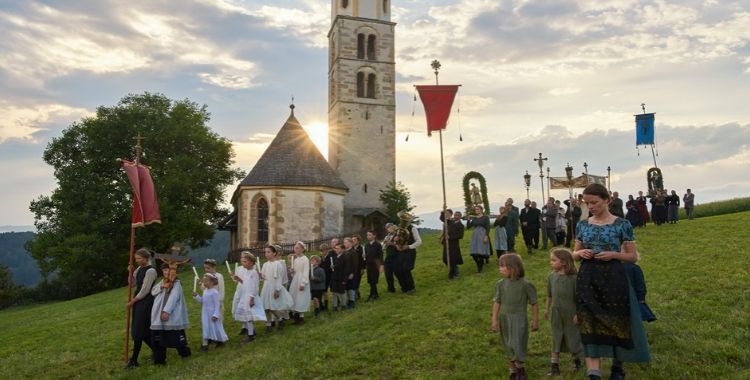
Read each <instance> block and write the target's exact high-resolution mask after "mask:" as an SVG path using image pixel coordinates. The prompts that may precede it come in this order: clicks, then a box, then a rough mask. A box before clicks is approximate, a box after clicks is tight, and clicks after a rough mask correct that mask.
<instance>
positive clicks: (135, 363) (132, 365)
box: [125, 359, 138, 369]
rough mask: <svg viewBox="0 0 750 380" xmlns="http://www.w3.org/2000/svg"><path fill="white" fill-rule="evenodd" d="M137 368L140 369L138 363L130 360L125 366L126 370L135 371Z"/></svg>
mask: <svg viewBox="0 0 750 380" xmlns="http://www.w3.org/2000/svg"><path fill="white" fill-rule="evenodd" d="M135 367H138V362H137V361H135V360H133V359H130V360H128V364H125V369H134V368H135Z"/></svg>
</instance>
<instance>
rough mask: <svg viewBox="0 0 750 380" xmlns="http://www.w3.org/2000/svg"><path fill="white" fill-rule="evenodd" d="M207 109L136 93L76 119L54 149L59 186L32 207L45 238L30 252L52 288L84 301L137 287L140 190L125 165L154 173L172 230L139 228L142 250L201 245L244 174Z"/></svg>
mask: <svg viewBox="0 0 750 380" xmlns="http://www.w3.org/2000/svg"><path fill="white" fill-rule="evenodd" d="M208 121H209V113H208V112H207V110H206V106H205V105H204V106H198V105H197V104H196V103H193V102H190V101H189V100H179V101H174V100H170V99H168V98H167V97H165V96H164V95H161V94H150V93H144V94H140V95H129V96H126V97H125V98H123V99H122V100H120V102H119V103H118V104H117V105H116V106H113V107H106V106H101V107H99V108H97V111H96V115H95V116H93V117H89V118H84V119H82V120H80V121H79V122H74V123H73V124H72V125H71V126H70V127H68V128H67V129H65V130H64V131H63V134H62V136H61V137H58V138H55V139H53V140H52V142H50V143H49V145H48V146H47V148H46V149H45V151H44V155H43V158H44V161H45V162H47V163H48V164H50V165H52V166H53V167H54V170H55V171H54V173H55V177H56V178H57V182H58V187H57V188H56V189H55V190H54V191H53V192H52V195H49V196H47V195H43V196H40V197H39V198H38V199H36V200H34V201H32V202H31V206H30V209H31V211H32V212H33V213H34V219H35V221H34V224H35V225H36V227H37V230H38V233H37V237H36V238H35V239H34V240H33V241H32V242H30V244H29V245H28V248H29V250H30V252H31V254H32V256H33V257H34V259H35V260H37V262H38V264H39V267H40V269H41V272H42V275H43V278H44V282H45V284H44V285H45V286H50V284H54V286H50V287H53V288H58V289H61V292H60V294H65V297H68V298H74V297H79V296H82V295H85V294H90V293H94V292H97V291H100V290H103V289H108V288H112V287H117V286H121V285H123V284H125V283H127V279H126V277H127V276H126V275H124V271H125V268H126V266H127V261H128V251H129V242H130V241H129V239H130V218H131V207H132V198H131V196H132V195H131V194H132V193H131V188H130V185H129V183H128V180H127V177H126V176H125V174H124V172H123V171H122V169H121V168H120V163H119V162H118V161H117V159H119V158H124V159H132V157H133V155H134V153H133V146H134V145H135V141H134V137H135V136H136V134H137V133H138V132H140V134H141V136H143V141H142V146H143V155H142V156H141V157H142V158H141V162H142V163H144V164H145V165H148V166H150V167H151V174H152V177H153V179H154V183H155V186H156V192H157V195H158V199H159V206H160V211H161V220H162V224H160V225H159V224H152V225H150V226H148V227H146V228H139V229H138V230H137V241H136V243H137V245H139V246H148V247H151V248H153V249H156V250H157V251H165V250H166V249H167V248H168V247H169V246H170V244H171V243H172V242H173V241H184V242H187V243H188V244H190V246H191V247H198V246H201V245H202V244H204V243H205V242H206V241H207V240H209V239H211V237H212V236H213V233H214V228H213V226H212V224H213V223H215V222H216V221H218V220H219V219H220V218H221V217H222V216H224V215H226V213H227V210H225V209H222V208H221V207H220V202H221V201H222V197H223V194H224V188H225V187H226V186H228V185H231V184H232V183H234V182H236V181H237V180H239V179H240V178H242V177H243V175H244V174H243V173H242V172H241V171H240V170H238V169H233V168H232V167H231V166H232V164H233V163H234V162H233V157H234V153H233V152H232V146H231V143H230V142H229V141H228V140H226V139H225V138H223V137H220V136H219V135H217V134H216V133H214V132H213V131H211V129H210V128H209V127H208V126H207V122H208Z"/></svg>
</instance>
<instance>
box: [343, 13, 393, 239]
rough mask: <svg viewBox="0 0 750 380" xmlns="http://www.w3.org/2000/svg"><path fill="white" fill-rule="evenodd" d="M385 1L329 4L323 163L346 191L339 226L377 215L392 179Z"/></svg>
mask: <svg viewBox="0 0 750 380" xmlns="http://www.w3.org/2000/svg"><path fill="white" fill-rule="evenodd" d="M390 20H391V4H390V1H389V0H332V2H331V30H330V31H329V32H328V41H329V57H328V161H329V163H330V165H331V167H332V168H333V169H334V170H335V171H336V173H337V174H338V175H339V177H340V178H341V179H342V180H343V181H344V183H345V184H346V186H347V187H348V189H349V191H348V193H347V194H346V196H345V197H344V225H345V226H349V227H355V228H357V227H362V228H366V227H367V226H368V225H372V224H373V222H374V220H372V217H374V216H375V215H376V214H378V215H382V213H380V212H379V210H382V209H383V205H382V203H381V202H380V199H379V197H380V190H381V189H384V188H385V187H386V186H387V185H388V183H389V182H391V181H394V180H395V178H396V99H395V57H394V29H395V26H396V24H395V23H393V22H391V21H390Z"/></svg>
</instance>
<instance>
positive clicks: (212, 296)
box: [194, 288, 229, 342]
mask: <svg viewBox="0 0 750 380" xmlns="http://www.w3.org/2000/svg"><path fill="white" fill-rule="evenodd" d="M194 298H195V300H196V301H198V302H199V303H200V304H201V327H202V328H203V335H202V336H203V339H208V340H213V341H217V342H226V341H227V340H229V337H228V336H227V333H226V332H224V325H223V324H222V320H221V304H220V303H219V292H218V291H217V290H216V289H215V288H211V289H206V290H205V291H204V292H203V297H201V296H200V295H197V294H196V295H195V297H194ZM212 317H216V318H217V319H216V320H215V321H212V320H211V318H212Z"/></svg>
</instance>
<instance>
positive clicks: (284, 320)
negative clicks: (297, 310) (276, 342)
mask: <svg viewBox="0 0 750 380" xmlns="http://www.w3.org/2000/svg"><path fill="white" fill-rule="evenodd" d="M284 326H286V319H282V320H280V321H279V330H283V329H284Z"/></svg>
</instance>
